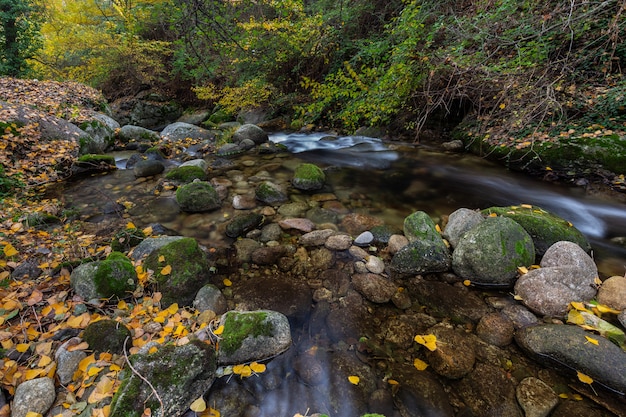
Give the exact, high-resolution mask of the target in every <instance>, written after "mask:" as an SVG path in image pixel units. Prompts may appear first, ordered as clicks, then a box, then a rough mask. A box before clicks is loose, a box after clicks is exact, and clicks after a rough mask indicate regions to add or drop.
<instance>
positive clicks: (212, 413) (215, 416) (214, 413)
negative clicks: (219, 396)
mask: <svg viewBox="0 0 626 417" xmlns="http://www.w3.org/2000/svg"><path fill="white" fill-rule="evenodd" d="M208 417H220V412H219V411H218V410H216V409H215V408H209V415H208Z"/></svg>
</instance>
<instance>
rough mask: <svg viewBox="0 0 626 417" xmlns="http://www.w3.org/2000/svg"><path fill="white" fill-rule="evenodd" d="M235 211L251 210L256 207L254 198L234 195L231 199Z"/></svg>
mask: <svg viewBox="0 0 626 417" xmlns="http://www.w3.org/2000/svg"><path fill="white" fill-rule="evenodd" d="M232 204H233V208H234V209H235V210H251V209H253V208H255V207H256V204H257V203H256V198H254V197H252V196H248V195H236V196H234V197H233V203H232Z"/></svg>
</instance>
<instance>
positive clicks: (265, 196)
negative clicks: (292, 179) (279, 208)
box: [255, 181, 289, 204]
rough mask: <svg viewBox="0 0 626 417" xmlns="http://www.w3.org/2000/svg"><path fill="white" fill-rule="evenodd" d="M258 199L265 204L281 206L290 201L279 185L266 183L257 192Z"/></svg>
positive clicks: (260, 185)
mask: <svg viewBox="0 0 626 417" xmlns="http://www.w3.org/2000/svg"><path fill="white" fill-rule="evenodd" d="M255 196H256V199H257V200H259V201H261V202H263V203H265V204H280V203H284V202H285V201H287V200H288V199H289V197H287V194H286V193H285V192H284V191H283V189H282V188H280V187H279V186H278V185H276V184H274V183H273V182H270V181H264V182H262V183H261V184H259V186H258V187H257V188H256V190H255Z"/></svg>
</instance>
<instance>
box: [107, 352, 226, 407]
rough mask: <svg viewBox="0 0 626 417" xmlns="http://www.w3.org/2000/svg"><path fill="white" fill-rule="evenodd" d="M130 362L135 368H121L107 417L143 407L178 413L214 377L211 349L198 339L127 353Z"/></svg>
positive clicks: (208, 385)
mask: <svg viewBox="0 0 626 417" xmlns="http://www.w3.org/2000/svg"><path fill="white" fill-rule="evenodd" d="M130 362H131V363H132V364H133V367H134V369H135V371H136V372H131V371H130V370H129V369H126V370H125V372H124V374H123V377H122V384H121V385H120V387H119V389H118V390H117V392H116V394H115V395H114V397H113V401H112V403H111V412H110V414H109V415H110V416H111V417H126V416H130V415H141V413H142V412H143V410H144V409H145V408H146V407H148V408H150V409H151V410H152V412H153V413H156V414H155V415H164V416H180V415H182V414H183V413H184V412H185V411H186V410H187V409H188V408H189V406H190V405H191V403H192V402H193V401H195V400H196V399H197V398H199V397H200V396H202V395H204V393H205V392H206V391H207V390H208V389H209V388H210V387H211V384H212V383H213V381H214V379H215V368H216V359H215V350H214V348H213V346H211V345H209V344H207V343H204V342H201V341H199V340H192V341H190V342H189V343H187V344H185V345H183V346H174V345H172V344H170V345H165V346H160V347H159V348H158V349H157V351H156V352H154V353H145V354H135V355H131V356H130ZM146 381H149V382H150V384H151V385H148V384H147V383H146ZM154 391H156V393H158V398H155V394H154ZM159 399H160V402H159ZM161 404H162V406H163V408H162V409H161Z"/></svg>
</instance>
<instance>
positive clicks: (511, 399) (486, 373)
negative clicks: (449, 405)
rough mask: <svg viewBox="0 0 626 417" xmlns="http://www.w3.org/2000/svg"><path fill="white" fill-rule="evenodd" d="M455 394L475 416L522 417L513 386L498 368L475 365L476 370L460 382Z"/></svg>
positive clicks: (480, 364)
mask: <svg viewBox="0 0 626 417" xmlns="http://www.w3.org/2000/svg"><path fill="white" fill-rule="evenodd" d="M457 394H459V395H460V396H461V398H462V399H463V400H464V401H465V404H467V406H468V407H469V408H470V410H471V411H472V413H473V415H475V416H481V417H502V416H507V417H522V416H523V414H522V411H521V410H520V408H519V406H518V404H517V399H516V396H515V386H514V385H513V382H512V381H511V379H510V378H508V377H507V375H506V373H505V372H504V371H503V370H502V369H501V368H499V367H495V366H493V365H488V364H483V363H478V364H476V368H475V369H474V370H473V371H472V372H470V373H469V374H468V375H467V376H466V377H465V378H463V379H462V380H461V382H460V384H459V386H458V391H457Z"/></svg>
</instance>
